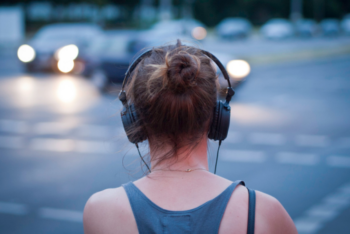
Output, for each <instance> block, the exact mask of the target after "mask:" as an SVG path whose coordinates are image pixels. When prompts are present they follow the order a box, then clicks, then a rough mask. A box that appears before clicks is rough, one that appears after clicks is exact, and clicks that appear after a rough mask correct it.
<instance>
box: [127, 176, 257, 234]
mask: <svg viewBox="0 0 350 234" xmlns="http://www.w3.org/2000/svg"><path fill="white" fill-rule="evenodd" d="M239 184H241V185H244V182H243V181H235V182H233V183H232V184H231V185H230V186H229V187H227V189H225V191H223V192H222V193H221V194H220V195H218V196H217V197H215V198H214V199H212V200H210V201H207V202H206V203H204V204H202V205H200V206H198V207H196V208H193V209H191V210H185V211H170V210H165V209H163V208H161V207H159V206H157V205H156V204H154V203H153V202H152V201H151V200H149V199H148V198H147V197H146V196H145V195H144V194H143V193H142V192H141V191H140V190H139V189H138V188H137V187H136V186H135V185H134V184H133V183H132V182H129V183H127V184H124V185H123V187H124V189H125V191H126V194H127V196H128V198H129V202H130V205H131V208H132V211H133V214H134V217H135V220H136V224H137V228H138V231H139V234H151V233H152V234H153V233H154V234H161V233H164V234H165V233H166V234H179V233H181V234H193V233H201V234H206V233H208V234H214V233H218V231H219V227H220V223H221V219H222V217H223V215H224V212H225V209H226V206H227V203H228V201H229V200H230V198H231V195H232V192H233V191H234V189H235V188H236V187H237V185H239ZM249 200H251V199H249ZM254 201H255V197H254ZM254 210H255V204H254ZM254 216H255V215H254ZM254 216H253V217H254ZM248 226H249V225H248ZM253 228H254V224H253ZM253 233H254V231H253Z"/></svg>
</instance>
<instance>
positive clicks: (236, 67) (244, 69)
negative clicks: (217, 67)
mask: <svg viewBox="0 0 350 234" xmlns="http://www.w3.org/2000/svg"><path fill="white" fill-rule="evenodd" d="M226 70H227V72H228V74H229V75H230V76H231V77H232V78H234V79H237V80H241V79H243V78H244V77H246V76H247V75H249V73H250V65H249V63H248V62H247V61H244V60H231V61H230V62H228V63H227V66H226Z"/></svg>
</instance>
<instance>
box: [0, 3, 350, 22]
mask: <svg viewBox="0 0 350 234" xmlns="http://www.w3.org/2000/svg"><path fill="white" fill-rule="evenodd" d="M30 2H51V3H53V4H63V5H67V4H70V3H91V4H96V5H98V6H102V5H106V4H109V3H113V4H117V5H119V6H122V7H123V9H124V11H123V15H125V19H126V20H129V21H130V22H131V21H132V20H134V18H133V14H132V13H133V11H134V9H136V8H137V7H138V6H140V3H141V2H142V0H73V1H72V0H55V1H54V0H1V1H0V5H15V4H18V3H23V4H24V5H26V4H28V3H30ZM160 2H161V1H160V0H154V1H153V3H152V4H153V6H154V7H158V6H159V3H160ZM172 4H173V6H174V8H173V9H174V12H175V14H174V16H175V17H181V16H184V15H191V13H189V12H188V9H192V15H193V17H194V18H197V19H199V20H200V21H202V22H203V23H205V24H206V25H207V26H215V25H216V24H218V23H219V22H220V21H221V20H222V19H224V18H226V17H246V18H248V19H250V20H251V21H252V23H254V24H256V25H261V24H263V23H265V22H266V21H267V20H269V19H270V18H276V17H282V18H289V17H290V7H291V0H172ZM302 13H303V16H304V17H306V18H313V19H316V20H321V19H323V18H326V17H327V18H328V17H333V18H341V17H342V16H344V15H345V14H347V13H350V0H303V9H302Z"/></svg>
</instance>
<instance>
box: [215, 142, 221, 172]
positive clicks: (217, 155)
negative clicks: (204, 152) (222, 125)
mask: <svg viewBox="0 0 350 234" xmlns="http://www.w3.org/2000/svg"><path fill="white" fill-rule="evenodd" d="M220 146H221V140H220V141H219V146H218V152H217V153H216V161H215V168H214V174H216V166H217V165H218V158H219V150H220Z"/></svg>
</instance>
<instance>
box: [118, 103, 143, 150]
mask: <svg viewBox="0 0 350 234" xmlns="http://www.w3.org/2000/svg"><path fill="white" fill-rule="evenodd" d="M121 118H122V122H123V126H124V130H125V132H126V135H127V137H128V139H129V141H130V142H131V143H134V144H137V143H139V142H142V141H144V140H146V139H147V136H146V134H145V133H144V132H143V131H141V124H140V120H139V118H138V115H137V112H136V110H135V106H134V105H133V104H131V105H129V106H127V107H126V106H123V110H122V111H121ZM135 129H139V130H138V131H135Z"/></svg>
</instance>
